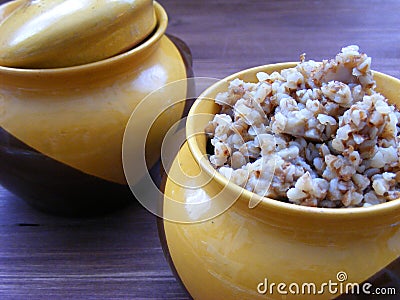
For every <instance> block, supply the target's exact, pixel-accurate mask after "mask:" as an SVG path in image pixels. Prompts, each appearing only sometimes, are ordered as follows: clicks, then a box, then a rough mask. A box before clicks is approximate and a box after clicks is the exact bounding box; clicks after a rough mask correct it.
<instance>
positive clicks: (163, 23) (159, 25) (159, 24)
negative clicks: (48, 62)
mask: <svg viewBox="0 0 400 300" xmlns="http://www.w3.org/2000/svg"><path fill="white" fill-rule="evenodd" d="M7 3H8V2H6V3H4V5H7ZM154 10H155V14H156V26H155V28H154V30H153V31H152V33H150V34H149V35H148V36H147V37H146V38H145V39H144V40H143V41H142V42H141V43H139V44H138V45H136V46H134V47H133V48H131V49H129V50H127V51H124V52H122V53H120V54H117V55H114V56H111V57H108V58H105V59H102V60H99V61H95V62H90V63H86V64H81V65H76V66H69V67H59V68H14V67H6V66H1V65H0V74H1V73H3V74H9V75H14V74H15V75H17V74H18V75H19V76H21V75H25V76H32V75H36V74H40V75H41V76H43V75H52V76H56V75H65V74H66V73H75V72H81V71H84V72H87V71H95V70H96V69H97V68H104V67H107V66H108V65H109V64H113V63H114V62H117V61H120V60H123V59H124V58H128V57H131V56H134V55H137V54H138V53H140V52H143V51H144V50H145V49H148V48H149V47H150V46H151V45H154V44H155V43H156V42H157V41H158V40H160V39H161V37H162V36H163V35H164V33H165V31H166V29H167V26H168V15H167V13H166V11H165V9H164V8H163V7H162V5H161V4H159V3H158V2H157V1H154Z"/></svg>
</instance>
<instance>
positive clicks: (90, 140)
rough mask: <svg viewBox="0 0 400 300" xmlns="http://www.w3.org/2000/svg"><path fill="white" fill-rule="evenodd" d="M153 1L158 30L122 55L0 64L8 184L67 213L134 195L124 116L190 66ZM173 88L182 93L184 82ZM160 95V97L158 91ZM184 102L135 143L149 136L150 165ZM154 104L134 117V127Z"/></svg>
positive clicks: (0, 143)
mask: <svg viewBox="0 0 400 300" xmlns="http://www.w3.org/2000/svg"><path fill="white" fill-rule="evenodd" d="M155 7H156V11H157V19H158V26H157V30H156V31H155V32H154V33H153V34H152V35H151V36H150V37H149V38H148V39H147V40H146V41H145V42H143V43H142V44H140V45H139V46H137V47H135V48H134V49H132V50H130V51H127V52H125V53H123V54H121V55H118V56H115V57H112V58H110V59H106V60H102V61H99V62H96V63H92V64H86V65H82V66H76V67H68V68H59V69H38V70H36V69H18V68H9V67H3V66H0V79H1V82H2V85H1V87H0V104H1V113H0V125H1V134H0V159H1V161H2V162H3V164H4V168H3V170H2V172H1V176H0V180H1V182H2V183H3V184H4V185H5V186H6V187H7V188H9V189H10V190H11V191H14V192H15V193H16V194H18V195H19V196H21V197H22V198H24V199H25V200H27V201H28V202H30V203H32V204H33V205H34V206H36V207H38V208H41V209H43V210H46V211H49V212H55V213H57V214H66V215H74V214H75V215H76V214H84V215H86V214H88V212H89V214H95V213H96V211H97V212H106V211H107V209H110V210H113V208H114V207H120V206H121V205H123V204H126V203H128V202H129V201H131V200H132V198H133V197H132V195H131V193H130V191H129V189H128V187H127V185H126V181H125V176H124V173H123V168H122V139H123V134H124V130H125V126H126V123H127V122H128V119H129V117H130V115H131V113H132V111H133V110H134V108H135V107H136V105H137V104H138V103H139V102H141V101H142V100H143V99H144V98H145V96H146V95H147V94H149V93H151V92H153V91H154V90H155V89H157V88H159V87H161V86H163V85H164V84H167V83H169V82H171V81H175V80H179V79H184V78H186V76H187V75H190V74H191V72H192V71H191V57H190V50H189V49H188V48H187V46H186V45H185V44H184V42H182V41H181V40H179V39H177V38H175V37H171V38H169V37H167V36H166V35H164V33H165V29H166V27H167V22H168V19H167V15H166V13H165V11H164V10H163V9H162V7H161V6H160V5H159V4H155ZM171 40H173V41H174V42H175V43H176V45H175V44H174V43H173V42H172V41H171ZM176 93H178V94H179V95H180V96H181V97H182V98H184V97H185V94H186V90H180V91H176ZM157 99H158V100H159V101H165V97H164V95H163V94H162V93H160V94H159V97H158V98H157ZM152 105H155V104H154V103H153V104H152ZM183 109H184V103H182V104H181V105H177V106H174V108H173V109H171V110H170V111H169V112H168V114H166V115H163V116H161V117H160V118H158V120H157V123H156V124H155V126H156V127H157V128H156V129H154V130H152V131H151V132H150V134H149V136H148V137H147V140H146V141H137V142H135V143H134V145H133V148H132V149H131V150H132V151H133V153H135V151H137V152H139V149H140V150H141V147H143V145H144V144H145V143H147V144H146V161H147V164H148V166H149V168H151V167H152V166H153V165H154V164H155V163H156V161H157V160H158V158H159V155H160V154H159V152H160V151H159V148H160V144H161V140H162V137H163V135H164V133H165V132H166V130H167V129H168V128H169V125H168V124H172V123H173V122H175V121H176V120H178V119H179V118H180V117H181V115H182V112H183ZM152 111H154V109H153V108H152V107H149V108H148V110H147V111H146V113H145V114H142V115H140V116H139V117H138V119H137V124H138V127H139V128H138V130H142V129H141V128H140V124H142V122H143V120H146V119H148V118H152ZM35 174H37V175H35ZM90 210H92V212H91V211H90Z"/></svg>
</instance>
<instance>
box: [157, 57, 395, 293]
mask: <svg viewBox="0 0 400 300" xmlns="http://www.w3.org/2000/svg"><path fill="white" fill-rule="evenodd" d="M293 66H294V64H293V63H283V64H276V65H267V66H261V67H257V68H253V69H249V70H245V71H242V72H239V73H237V74H234V75H232V76H230V77H228V78H226V79H224V80H222V81H220V82H218V83H216V84H214V85H212V86H211V87H210V88H209V89H207V90H206V91H205V92H204V93H203V94H202V95H201V96H200V97H199V98H198V99H197V100H196V102H195V103H194V105H193V106H192V108H191V110H190V112H189V119H188V122H187V125H186V133H187V137H188V138H187V142H186V144H185V145H184V146H183V147H182V148H181V150H180V152H179V154H178V156H177V158H176V159H175V161H174V163H173V165H172V167H171V169H170V171H169V175H168V176H169V177H168V179H167V181H166V184H165V196H164V199H165V200H164V214H165V215H171V209H172V207H174V203H172V202H173V201H169V200H170V199H173V200H175V201H178V202H180V203H182V204H186V206H187V207H188V209H187V211H185V210H184V209H182V211H181V212H180V213H181V216H177V215H175V216H177V217H178V218H176V219H175V220H177V219H179V220H189V219H190V217H191V216H192V217H193V222H196V218H197V220H201V219H202V215H204V216H208V212H209V211H210V210H213V209H214V208H215V206H216V205H219V204H220V203H224V202H226V203H228V205H227V206H226V209H221V210H220V213H219V214H218V215H217V216H216V217H214V218H209V219H208V220H206V221H201V222H197V223H190V222H189V223H183V222H174V221H167V220H164V221H162V223H161V227H160V234H161V240H162V241H163V244H164V250H165V252H166V254H167V257H168V258H169V259H170V262H171V265H172V267H173V268H174V269H175V270H176V272H177V274H178V278H180V280H181V281H182V283H183V285H184V286H185V288H186V289H187V291H188V292H189V293H190V295H191V296H192V297H193V298H194V299H208V300H209V299H292V298H295V299H314V298H317V299H331V298H335V297H337V296H339V295H340V294H341V293H343V291H346V290H345V289H346V288H349V286H350V287H351V284H353V283H355V284H361V283H362V282H367V281H368V279H369V278H371V277H372V276H374V274H376V273H378V274H384V275H386V276H387V274H388V273H387V272H386V273H385V272H383V273H382V270H384V269H385V268H386V266H387V265H389V264H390V263H391V262H392V270H393V269H394V270H397V271H393V272H392V273H391V275H390V276H391V278H392V283H395V282H397V284H398V282H399V279H400V273H399V263H400V261H399V256H400V200H399V199H397V200H394V201H391V202H387V203H384V204H379V205H375V206H371V207H368V208H348V209H328V208H313V207H303V206H298V205H294V204H289V203H284V202H280V201H277V200H274V199H268V198H260V197H258V199H259V200H260V201H261V202H260V203H259V204H258V206H256V207H255V208H252V209H251V208H249V201H250V199H251V198H252V199H254V197H257V196H256V195H255V194H253V193H251V192H249V191H246V190H243V189H242V188H240V187H239V186H237V185H235V184H233V183H231V182H229V181H228V180H227V179H225V178H224V177H223V176H222V175H221V174H219V173H216V172H215V170H214V168H213V167H212V165H211V164H210V163H209V161H208V160H207V159H204V157H205V156H206V154H207V149H206V148H207V138H206V135H205V134H204V128H205V127H206V125H207V123H208V121H209V120H211V118H212V115H210V114H215V113H217V112H218V111H219V107H218V106H217V105H216V104H215V103H214V101H209V100H207V99H209V98H211V99H214V98H215V96H216V94H217V93H218V92H222V91H226V90H227V88H228V82H229V81H231V80H233V79H234V78H240V79H243V80H245V81H252V82H256V81H257V79H256V76H255V75H256V73H257V72H259V71H265V72H267V73H272V72H273V71H280V70H282V69H284V68H288V67H293ZM374 74H375V80H376V82H377V90H378V91H380V92H381V93H383V94H384V95H385V96H386V97H387V98H388V99H389V101H391V102H392V103H394V104H396V105H399V104H400V97H399V94H398V92H397V91H398V89H399V88H400V80H398V79H395V78H392V77H389V76H387V75H384V74H381V73H377V72H374ZM203 114H206V115H207V114H208V117H207V118H191V117H192V116H196V115H203ZM170 178H173V179H174V180H171V179H170ZM185 178H186V179H185ZM178 183H179V184H178ZM193 198H196V199H197V200H203V203H204V205H203V206H202V207H201V210H200V209H198V210H197V213H196V214H194V213H193V211H191V209H190V203H191V201H192V200H193ZM210 199H212V200H211V201H210V202H208V204H207V201H209V200H210ZM235 199H237V200H236V201H232V200H235ZM229 202H231V203H232V205H231V206H229ZM175 206H176V205H175ZM183 207H184V206H183ZM210 215H212V214H210ZM206 218H207V217H206ZM394 264H396V265H397V269H396V267H393V265H394ZM389 278H390V277H389ZM375 281H376V279H375ZM329 282H332V284H335V283H336V284H337V285H336V287H337V288H338V290H336V293H333V292H335V289H334V287H332V292H330V291H329V290H328V286H327V284H329ZM280 283H282V285H281V286H280V288H281V290H283V292H285V291H286V294H284V293H279V292H278V290H277V288H278V287H277V285H278V284H280ZM372 283H373V282H372ZM381 283H382V281H381ZM271 284H272V287H271ZM283 284H284V285H285V288H283V287H284V285H283ZM295 284H297V286H298V287H299V289H300V290H299V291H298V292H297V293H296V285H295ZM303 284H306V285H305V286H304V288H305V289H306V290H305V292H304V293H302V287H303ZM307 284H309V285H307ZM312 284H313V285H315V288H316V290H315V293H313V286H312ZM290 285H291V289H292V291H290V290H289V286H290ZM375 287H376V286H375ZM378 287H379V286H378ZM309 288H310V289H311V291H310V292H308V289H309ZM340 288H341V289H340ZM360 288H361V285H360ZM321 290H322V293H319V292H320V291H321ZM370 291H372V289H370ZM293 292H294V293H293Z"/></svg>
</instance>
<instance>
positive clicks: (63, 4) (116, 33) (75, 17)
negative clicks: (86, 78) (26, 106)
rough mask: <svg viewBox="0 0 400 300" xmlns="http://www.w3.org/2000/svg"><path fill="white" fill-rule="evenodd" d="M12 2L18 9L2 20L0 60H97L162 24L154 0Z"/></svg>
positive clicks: (19, 63) (58, 63) (36, 64)
mask: <svg viewBox="0 0 400 300" xmlns="http://www.w3.org/2000/svg"><path fill="white" fill-rule="evenodd" d="M7 6H13V7H14V9H13V11H12V13H9V14H8V17H7V19H5V20H3V22H1V23H0V65H2V66H8V67H19V68H57V67H67V66H75V65H80V64H85V63H90V62H95V61H98V60H102V59H105V58H108V57H111V56H113V55H116V54H118V53H121V52H123V51H125V50H128V49H130V48H132V47H134V46H135V45H137V44H138V43H140V42H141V41H143V40H144V39H145V38H146V37H147V36H148V35H149V34H150V33H151V32H152V31H153V30H154V28H155V26H156V16H155V12H154V6H153V1H151V0H117V1H116V0H112V1H110V0H102V1H95V0H79V1H78V0H67V1H63V0H42V1H26V0H17V1H15V2H11V3H10V4H8V5H7ZM2 10H3V11H5V10H6V8H3V9H2Z"/></svg>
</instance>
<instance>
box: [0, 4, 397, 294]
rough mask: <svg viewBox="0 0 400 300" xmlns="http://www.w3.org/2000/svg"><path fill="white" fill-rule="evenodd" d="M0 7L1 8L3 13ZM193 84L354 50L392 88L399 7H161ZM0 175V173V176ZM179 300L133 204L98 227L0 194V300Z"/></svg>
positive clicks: (144, 217) (149, 224)
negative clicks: (187, 60) (186, 57)
mask: <svg viewBox="0 0 400 300" xmlns="http://www.w3.org/2000/svg"><path fill="white" fill-rule="evenodd" d="M3 2H6V1H0V3H3ZM159 2H160V3H161V4H162V5H163V6H164V7H165V9H166V10H167V12H168V14H169V18H170V23H169V27H168V32H169V33H171V34H173V35H176V36H177V37H179V38H181V39H183V40H184V41H185V42H186V43H187V44H188V45H189V46H190V48H191V50H192V53H193V58H194V73H195V75H196V76H208V77H216V78H222V77H225V76H227V75H229V74H231V73H233V72H237V71H239V70H242V69H245V68H249V67H253V66H257V65H262V64H268V63H274V62H280V61H295V60H298V57H299V54H301V53H303V52H306V53H307V58H308V59H314V60H320V59H322V58H327V57H331V56H333V55H334V54H336V53H337V51H338V50H339V49H340V48H341V47H343V46H345V45H349V44H358V45H359V46H360V47H361V50H362V51H365V52H366V53H368V54H369V55H370V56H372V57H373V62H372V66H373V69H375V70H378V71H381V72H384V73H387V74H390V75H392V76H395V77H399V78H400V30H399V28H400V18H399V17H398V12H399V11H400V1H397V0H391V1H378V0H368V1H366V0H365V1H364V0H354V1H346V0H329V1H318V0H316V1H297V0H283V1H281V0H276V1H275V0H270V1H265V0H264V1H261V0H254V1H238V0H218V1H211V0H208V1H197V0H160V1H159ZM0 167H1V166H0ZM28 298H29V299H49V298H51V299H188V296H187V295H186V294H185V292H184V290H183V289H182V288H181V287H180V285H179V284H178V282H177V281H176V280H175V279H174V276H173V275H172V272H171V271H170V268H169V266H168V264H167V262H166V260H165V258H164V255H163V252H162V248H161V245H160V242H159V238H158V234H157V226H156V218H155V217H154V216H153V215H151V214H150V213H148V212H147V211H146V210H145V209H143V208H142V207H141V206H140V205H139V204H133V205H131V206H130V207H128V208H126V209H124V210H123V211H119V212H116V213H113V214H110V215H107V216H104V217H98V218H90V219H68V218H60V217H54V216H49V215H45V214H43V213H41V212H38V211H36V210H34V209H32V208H30V207H29V206H28V205H26V204H25V203H24V202H23V201H22V200H21V199H18V198H16V197H15V196H13V195H12V194H10V193H9V192H8V191H7V190H5V189H4V188H1V187H0V299H28Z"/></svg>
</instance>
